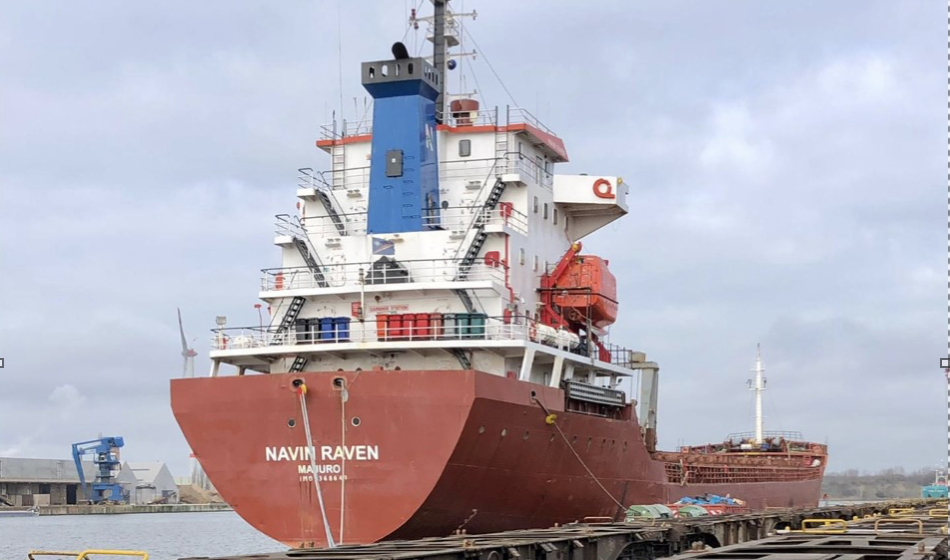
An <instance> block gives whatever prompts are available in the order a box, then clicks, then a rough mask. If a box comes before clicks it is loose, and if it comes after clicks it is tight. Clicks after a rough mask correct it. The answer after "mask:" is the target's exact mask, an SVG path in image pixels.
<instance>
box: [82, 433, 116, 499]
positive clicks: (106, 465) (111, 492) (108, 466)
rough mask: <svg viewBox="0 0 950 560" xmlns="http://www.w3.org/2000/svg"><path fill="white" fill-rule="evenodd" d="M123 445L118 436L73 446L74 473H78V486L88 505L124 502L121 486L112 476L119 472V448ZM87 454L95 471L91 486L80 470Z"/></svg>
mask: <svg viewBox="0 0 950 560" xmlns="http://www.w3.org/2000/svg"><path fill="white" fill-rule="evenodd" d="M123 445H125V441H124V440H123V439H122V437H120V436H110V437H100V438H99V439H94V440H90V441H81V442H79V443H74V444H73V461H75V462H76V471H77V472H78V473H79V484H80V485H82V489H83V492H84V493H85V494H86V499H88V500H89V503H92V504H101V503H105V502H122V501H124V499H123V497H122V486H121V485H120V484H119V483H118V481H117V479H116V476H115V474H113V473H115V472H117V471H118V470H119V465H120V461H119V448H120V447H122V446H123ZM87 454H91V455H92V462H93V464H95V465H96V469H97V472H96V479H95V480H94V481H93V482H92V483H91V484H90V483H89V482H88V481H87V480H86V475H85V473H84V472H83V469H82V457H83V455H87Z"/></svg>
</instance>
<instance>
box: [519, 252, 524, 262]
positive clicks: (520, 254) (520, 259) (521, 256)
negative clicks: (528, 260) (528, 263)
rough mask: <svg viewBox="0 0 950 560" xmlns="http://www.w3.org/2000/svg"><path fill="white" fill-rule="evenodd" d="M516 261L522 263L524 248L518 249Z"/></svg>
mask: <svg viewBox="0 0 950 560" xmlns="http://www.w3.org/2000/svg"><path fill="white" fill-rule="evenodd" d="M518 263H519V264H524V249H523V248H522V249H518Z"/></svg>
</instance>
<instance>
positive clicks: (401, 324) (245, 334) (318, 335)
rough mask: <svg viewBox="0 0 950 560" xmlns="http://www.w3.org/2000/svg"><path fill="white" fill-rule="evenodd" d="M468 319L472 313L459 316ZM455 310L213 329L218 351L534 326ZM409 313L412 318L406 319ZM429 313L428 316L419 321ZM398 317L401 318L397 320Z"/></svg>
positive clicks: (475, 335) (490, 333) (523, 332)
mask: <svg viewBox="0 0 950 560" xmlns="http://www.w3.org/2000/svg"><path fill="white" fill-rule="evenodd" d="M457 315H464V316H468V317H470V316H471V315H472V314H467V313H466V314H457ZM457 315H456V314H442V313H431V314H427V313H412V314H403V315H378V316H377V317H376V318H375V319H370V320H366V321H358V320H356V319H349V318H342V317H339V318H333V319H338V320H339V319H349V320H345V321H343V325H342V326H341V325H340V322H335V323H333V325H332V326H330V325H327V324H324V325H323V326H322V327H321V323H320V319H310V320H301V321H300V322H301V323H306V325H305V326H302V327H294V328H293V329H289V330H286V331H283V332H280V331H279V330H278V329H277V328H276V327H237V328H227V329H215V330H214V331H213V333H214V336H213V337H212V341H211V343H212V347H213V348H214V349H215V350H226V349H241V348H264V347H267V346H281V345H304V344H326V343H336V342H410V341H432V340H444V341H451V340H528V339H529V338H531V335H532V332H533V331H532V330H531V329H530V328H529V327H528V326H527V325H526V324H524V323H523V322H522V323H521V324H515V323H512V322H508V323H506V322H505V321H504V320H503V319H502V318H500V317H485V316H484V315H481V316H480V318H479V319H476V320H470V321H465V322H463V323H464V324H463V323H460V322H456V320H455V319H454V317H456V316H457ZM407 317H409V318H411V319H408V320H407V319H406V318H407ZM421 317H425V318H426V319H424V320H423V319H420V318H421ZM396 319H398V320H396Z"/></svg>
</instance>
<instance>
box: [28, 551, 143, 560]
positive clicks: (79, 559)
mask: <svg viewBox="0 0 950 560" xmlns="http://www.w3.org/2000/svg"><path fill="white" fill-rule="evenodd" d="M90 554H95V555H99V556H101V555H106V556H138V557H139V558H141V559H142V560H148V552H145V551H142V550H105V549H102V550H100V549H89V550H83V551H79V552H75V551H71V552H64V551H60V550H31V551H30V552H29V553H28V554H27V555H26V557H27V558H29V559H30V560H35V557H36V556H73V557H75V559H76V560H85V559H86V558H88V557H89V555H90Z"/></svg>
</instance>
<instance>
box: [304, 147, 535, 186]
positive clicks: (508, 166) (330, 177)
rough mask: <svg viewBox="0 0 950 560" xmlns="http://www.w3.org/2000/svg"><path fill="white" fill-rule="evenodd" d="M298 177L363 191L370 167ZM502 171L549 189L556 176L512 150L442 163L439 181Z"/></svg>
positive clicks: (487, 180) (485, 179)
mask: <svg viewBox="0 0 950 560" xmlns="http://www.w3.org/2000/svg"><path fill="white" fill-rule="evenodd" d="M299 171H300V173H299V175H298V177H297V186H298V187H300V188H316V189H325V190H326V189H328V190H332V191H338V190H363V189H367V188H369V177H370V168H369V166H366V167H352V168H346V169H338V170H335V171H313V170H310V169H301V170H299ZM503 173H520V174H521V175H522V180H525V181H528V182H534V183H537V184H539V185H541V186H543V187H545V188H547V189H551V188H552V186H553V184H554V176H553V174H551V173H548V172H547V171H545V170H544V169H542V168H541V166H539V165H538V164H537V162H535V161H532V160H531V159H530V158H528V157H524V156H522V155H520V154H518V153H517V152H509V153H507V154H505V157H504V158H498V159H496V158H487V159H461V160H447V161H441V162H439V181H480V182H481V183H483V184H487V185H488V186H491V184H492V183H494V182H495V177H496V176H498V175H501V174H503Z"/></svg>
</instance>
